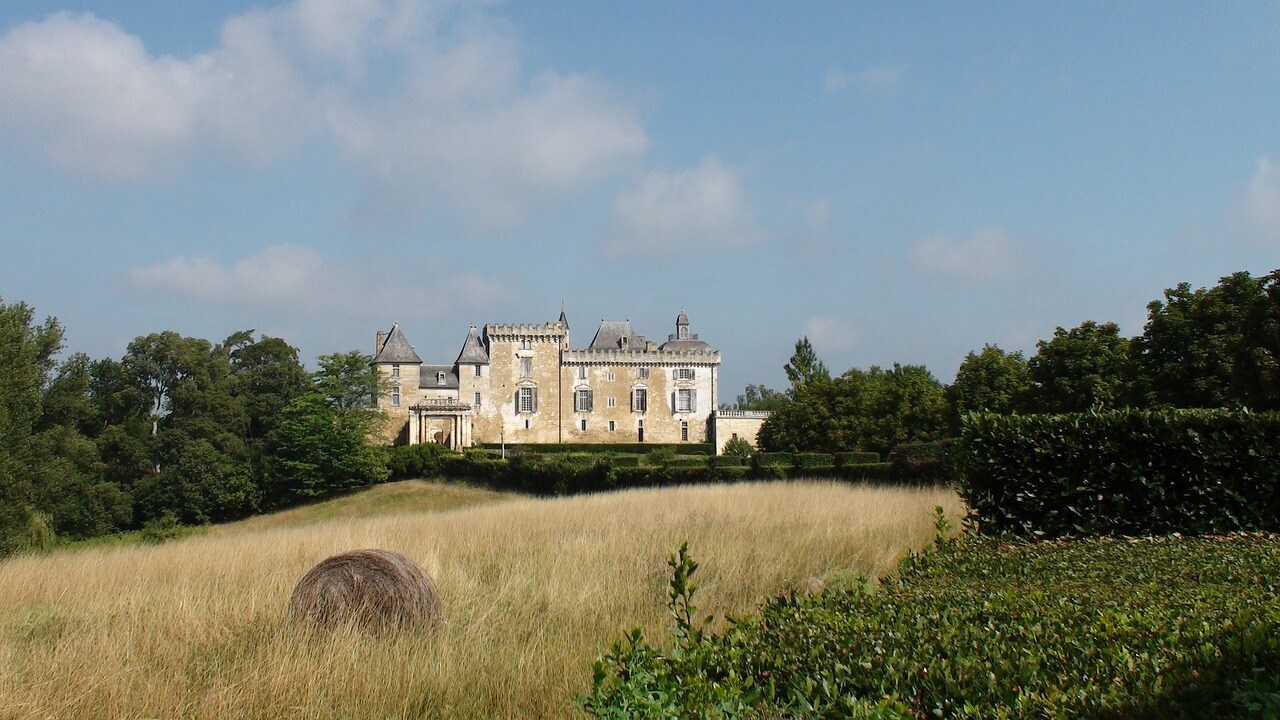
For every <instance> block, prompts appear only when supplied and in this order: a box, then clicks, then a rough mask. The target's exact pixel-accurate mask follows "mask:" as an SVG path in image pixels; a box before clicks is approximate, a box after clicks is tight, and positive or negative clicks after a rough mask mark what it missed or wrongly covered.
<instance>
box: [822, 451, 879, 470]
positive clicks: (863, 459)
mask: <svg viewBox="0 0 1280 720" xmlns="http://www.w3.org/2000/svg"><path fill="white" fill-rule="evenodd" d="M832 459H833V460H834V463H833V464H834V465H835V466H836V467H847V466H849V465H868V464H870V463H878V462H880V453H876V452H861V451H855V452H838V453H835V454H834V455H833V456H832Z"/></svg>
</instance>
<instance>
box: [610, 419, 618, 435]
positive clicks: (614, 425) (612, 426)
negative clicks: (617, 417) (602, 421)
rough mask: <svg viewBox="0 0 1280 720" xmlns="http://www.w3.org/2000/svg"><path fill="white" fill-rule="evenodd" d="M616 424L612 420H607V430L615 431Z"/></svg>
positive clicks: (616, 428)
mask: <svg viewBox="0 0 1280 720" xmlns="http://www.w3.org/2000/svg"><path fill="white" fill-rule="evenodd" d="M617 430H618V426H617V425H616V424H614V422H613V421H612V420H610V421H609V432H617Z"/></svg>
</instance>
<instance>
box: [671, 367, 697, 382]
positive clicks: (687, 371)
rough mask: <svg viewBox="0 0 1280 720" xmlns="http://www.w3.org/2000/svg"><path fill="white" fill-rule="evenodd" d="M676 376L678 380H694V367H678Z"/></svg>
mask: <svg viewBox="0 0 1280 720" xmlns="http://www.w3.org/2000/svg"><path fill="white" fill-rule="evenodd" d="M675 378H676V379H677V380H692V379H693V368H676V371H675Z"/></svg>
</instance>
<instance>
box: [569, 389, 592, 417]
mask: <svg viewBox="0 0 1280 720" xmlns="http://www.w3.org/2000/svg"><path fill="white" fill-rule="evenodd" d="M592 404H593V403H592V397H591V390H590V389H589V388H581V389H579V390H578V391H577V392H575V393H574V394H573V410H574V412H591V406H592Z"/></svg>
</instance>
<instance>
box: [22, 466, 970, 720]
mask: <svg viewBox="0 0 1280 720" xmlns="http://www.w3.org/2000/svg"><path fill="white" fill-rule="evenodd" d="M369 493H370V494H366V495H364V496H360V495H357V496H353V497H351V498H344V499H342V500H339V501H333V504H332V505H330V506H327V507H325V506H313V507H312V509H310V510H308V509H300V510H295V511H291V512H290V513H282V514H280V515H276V516H271V517H264V518H255V519H253V520H250V521H246V522H243V523H237V524H233V525H228V526H223V527H219V528H214V529H213V530H212V531H210V532H208V533H205V534H202V535H199V536H195V537H189V538H186V539H183V540H179V541H176V542H171V543H167V544H164V545H158V546H111V547H92V548H88V549H80V550H64V551H59V552H55V553H52V554H49V555H43V556H34V557H21V558H14V559H10V560H7V561H4V562H0V717H2V718H174V719H177V718H298V717H306V718H418V717H431V718H435V717H440V718H454V717H461V718H504V717H531V718H536V717H542V718H545V717H573V716H576V715H580V712H579V711H578V710H577V709H576V707H575V697H576V696H577V695H578V694H580V693H582V692H584V691H585V690H586V689H587V688H588V686H589V683H590V666H591V660H592V659H594V658H595V657H596V656H597V655H598V654H599V653H600V652H602V651H603V650H604V649H606V648H607V646H608V644H609V643H610V642H611V641H613V640H615V639H617V638H619V637H620V636H621V634H622V633H623V632H624V631H626V630H627V629H629V628H631V627H634V626H637V625H638V626H640V627H642V628H643V629H644V631H645V632H646V633H647V634H648V635H649V637H651V638H653V637H660V636H661V635H662V634H663V633H665V628H666V626H667V624H668V623H667V618H666V615H665V612H666V610H665V606H664V600H665V582H666V567H665V560H666V558H667V556H668V555H669V554H670V553H672V552H673V551H674V550H675V548H676V547H678V545H679V544H680V543H681V542H682V541H685V540H687V541H688V542H689V547H690V551H691V554H692V555H693V556H694V558H695V559H696V560H698V562H699V563H701V565H702V569H701V570H700V572H699V574H698V580H700V582H701V589H700V591H699V595H698V598H697V599H698V600H699V609H700V611H701V612H703V613H712V612H715V613H719V614H725V613H728V614H731V615H733V614H744V613H747V612H750V611H751V610H752V608H753V607H755V606H756V604H757V603H758V602H759V601H760V600H761V599H763V598H764V597H766V596H769V595H772V594H776V593H779V592H782V591H784V590H786V589H787V588H788V586H790V585H791V584H793V583H795V582H796V581H797V580H799V579H801V578H804V577H806V576H811V575H815V576H819V577H824V576H825V577H827V578H833V577H834V578H839V577H848V576H849V575H850V570H849V569H850V568H853V569H857V570H861V571H864V572H867V573H869V574H873V575H874V574H880V573H883V572H885V571H887V570H889V569H891V568H892V567H893V566H894V564H895V563H896V561H897V560H898V558H899V557H901V555H902V554H903V553H905V552H906V550H907V549H908V548H918V547H921V546H923V545H925V544H927V543H928V542H929V541H930V539H931V538H932V534H933V525H932V517H931V512H932V508H933V507H934V506H935V505H941V506H943V507H944V508H946V509H947V511H948V514H949V515H951V516H952V518H953V520H954V519H956V518H957V517H958V515H959V514H960V513H961V512H962V508H961V505H960V501H959V500H958V498H957V497H956V496H955V495H954V494H953V493H951V492H948V491H945V490H927V489H888V488H885V489H877V488H854V487H849V486H847V485H842V484H837V483H825V482H812V483H805V482H796V483H770V484H743V485H726V486H712V487H682V488H670V489H658V490H637V491H627V492H619V493H614V494H606V495H592V496H582V497H573V498H564V499H554V500H538V499H528V498H521V497H515V496H502V495H499V494H495V493H491V492H488V491H482V490H470V489H466V488H457V487H446V486H441V485H437V484H431V483H396V484H393V485H388V486H383V487H380V488H375V489H373V490H371V491H369ZM432 498H434V500H433V499H432ZM352 507H355V508H356V509H355V510H352ZM361 508H363V509H361ZM371 513H372V514H371ZM365 547H378V548H388V549H393V550H397V551H399V552H402V553H404V554H406V555H408V556H409V557H411V558H413V559H415V560H416V561H418V562H419V563H420V564H421V565H422V566H423V567H424V568H426V569H427V570H428V572H430V573H431V574H432V575H433V576H434V577H435V578H436V580H437V582H438V584H439V588H440V591H441V594H442V596H443V600H444V603H445V617H446V625H444V626H443V627H442V628H440V629H439V630H438V631H437V632H436V633H434V634H430V633H424V632H420V631H401V632H396V633H388V634H385V635H379V636H370V635H364V634H361V633H358V632H355V631H336V632H308V631H304V630H303V629H302V628H299V627H297V626H294V625H292V624H291V623H290V622H289V621H288V620H287V619H286V616H285V605H286V602H287V599H288V597H289V592H290V590H291V588H292V586H293V584H294V582H295V581H297V579H298V578H300V577H301V576H302V575H303V574H304V573H305V572H306V571H307V569H308V568H310V567H311V566H312V565H314V564H315V563H317V562H318V561H320V560H322V559H324V558H325V557H327V556H329V555H331V554H334V553H337V552H340V551H344V550H351V549H355V548H365Z"/></svg>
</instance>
